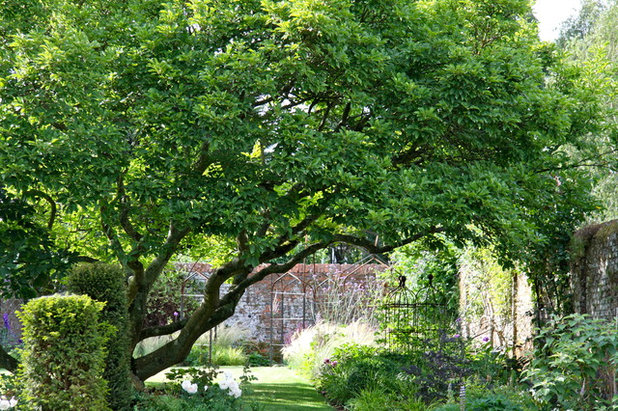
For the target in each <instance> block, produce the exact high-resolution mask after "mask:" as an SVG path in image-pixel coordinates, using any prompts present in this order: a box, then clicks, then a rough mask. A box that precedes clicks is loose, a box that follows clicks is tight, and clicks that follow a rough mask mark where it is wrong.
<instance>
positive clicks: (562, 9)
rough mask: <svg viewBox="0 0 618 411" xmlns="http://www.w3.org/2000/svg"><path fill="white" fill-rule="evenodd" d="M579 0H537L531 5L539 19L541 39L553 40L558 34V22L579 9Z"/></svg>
mask: <svg viewBox="0 0 618 411" xmlns="http://www.w3.org/2000/svg"><path fill="white" fill-rule="evenodd" d="M580 6H581V0H537V2H536V4H535V5H534V6H533V10H534V15H535V16H536V18H537V19H538V20H539V37H541V40H545V41H551V40H555V39H556V38H557V37H558V34H560V23H562V22H563V21H564V20H566V19H567V18H569V17H570V16H572V15H574V14H575V13H576V12H578V11H579V8H580Z"/></svg>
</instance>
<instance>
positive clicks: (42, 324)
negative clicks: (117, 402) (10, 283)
mask: <svg viewBox="0 0 618 411" xmlns="http://www.w3.org/2000/svg"><path fill="white" fill-rule="evenodd" d="M104 305H105V304H104V303H101V302H96V301H93V300H92V299H91V298H90V297H88V296H85V295H53V296H48V297H42V298H37V299H34V300H31V301H29V302H28V303H27V304H25V305H24V306H23V309H22V311H21V312H19V313H18V316H19V319H20V320H21V321H22V324H23V342H24V349H23V353H22V363H21V364H20V367H19V371H18V373H19V378H20V380H21V386H22V387H23V389H22V393H21V399H22V400H24V401H25V402H26V403H27V408H28V409H30V408H32V409H37V410H42V411H52V410H84V411H85V410H98V411H105V410H109V409H110V408H109V406H108V404H107V401H106V399H105V395H106V393H107V382H106V381H105V379H103V370H104V368H105V357H106V352H105V344H106V342H107V340H108V338H109V336H110V335H111V332H112V331H113V327H111V326H110V325H109V324H107V323H102V322H100V321H99V319H100V312H101V310H102V309H103V306H104Z"/></svg>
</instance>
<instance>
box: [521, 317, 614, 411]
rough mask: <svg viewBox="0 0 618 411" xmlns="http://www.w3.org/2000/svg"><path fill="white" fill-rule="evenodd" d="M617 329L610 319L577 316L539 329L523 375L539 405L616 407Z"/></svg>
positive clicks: (588, 407)
mask: <svg viewBox="0 0 618 411" xmlns="http://www.w3.org/2000/svg"><path fill="white" fill-rule="evenodd" d="M617 328H618V327H617V325H616V324H615V323H613V322H610V321H604V320H594V319H591V318H590V317H588V316H582V315H576V314H573V315H569V316H566V317H564V318H555V319H554V320H553V321H552V322H550V323H549V324H548V325H547V326H546V327H545V328H543V329H541V330H540V332H539V333H538V335H537V336H536V340H537V341H536V346H537V349H536V350H535V352H534V353H533V354H534V355H533V358H532V361H531V363H530V364H529V366H528V368H527V369H526V370H525V374H524V375H525V380H526V381H528V382H529V383H530V384H531V385H532V391H533V393H534V398H535V400H536V401H537V404H538V405H539V406H540V407H541V409H543V410H550V409H556V407H557V408H559V409H595V410H600V409H614V407H616V406H618V392H616V383H617V381H618V379H617V374H616V370H617V369H618V329H617ZM605 407H607V408H605Z"/></svg>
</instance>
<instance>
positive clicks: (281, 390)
mask: <svg viewBox="0 0 618 411" xmlns="http://www.w3.org/2000/svg"><path fill="white" fill-rule="evenodd" d="M220 370H221V371H229V372H230V373H232V375H233V376H234V377H235V378H238V377H240V376H241V375H242V367H221V368H220ZM251 373H252V374H253V375H254V376H255V377H256V378H257V380H256V381H253V383H252V385H251V387H252V390H253V392H252V393H248V394H247V396H246V399H247V400H249V401H251V400H254V401H256V402H258V403H259V404H260V405H261V406H263V407H264V410H265V411H279V410H280V411H284V410H285V411H303V410H304V411H309V410H310V411H318V410H332V409H333V408H332V407H330V406H329V405H328V404H326V402H325V400H324V398H323V397H322V396H321V395H320V394H319V393H318V392H316V390H315V388H314V387H313V386H312V385H311V383H310V382H309V380H308V379H306V378H304V377H300V376H298V375H296V374H295V373H294V371H292V370H290V369H289V368H287V367H255V368H251ZM164 382H166V378H165V371H164V372H161V373H159V374H157V375H155V376H153V377H151V378H149V379H148V380H147V381H146V384H148V385H157V384H162V383H164Z"/></svg>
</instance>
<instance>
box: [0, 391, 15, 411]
mask: <svg viewBox="0 0 618 411" xmlns="http://www.w3.org/2000/svg"><path fill="white" fill-rule="evenodd" d="M16 405H17V400H16V399H15V397H11V398H7V397H5V396H4V395H3V396H0V410H9V409H11V408H13V407H15V406H16Z"/></svg>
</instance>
